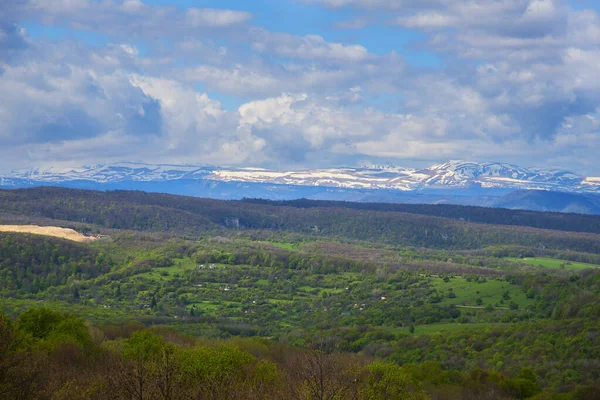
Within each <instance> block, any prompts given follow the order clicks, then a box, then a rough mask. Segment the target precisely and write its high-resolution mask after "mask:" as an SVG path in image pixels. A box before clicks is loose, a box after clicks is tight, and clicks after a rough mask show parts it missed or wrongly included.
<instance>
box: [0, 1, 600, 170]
mask: <svg viewBox="0 0 600 400" xmlns="http://www.w3.org/2000/svg"><path fill="white" fill-rule="evenodd" d="M304 2H305V3H310V4H313V5H322V6H325V7H329V8H331V9H332V10H333V11H331V12H337V11H335V10H338V9H341V8H345V7H347V8H350V9H351V10H345V11H342V12H340V14H339V16H340V18H339V19H336V20H337V21H338V22H337V23H336V24H335V28H338V29H353V30H354V32H352V35H356V37H360V35H363V34H365V35H367V34H369V33H368V31H369V30H368V29H367V30H363V28H365V27H366V26H368V25H369V26H370V25H374V24H377V23H381V22H382V21H384V23H386V24H387V28H389V27H390V26H391V27H393V28H394V29H399V30H402V31H407V30H408V31H412V32H414V31H417V32H419V33H420V38H421V39H419V41H415V42H412V43H409V44H407V45H406V46H407V47H408V48H411V49H412V50H427V51H430V52H434V53H436V54H439V55H442V56H443V57H444V58H443V60H444V61H443V64H442V65H441V66H440V67H439V68H417V67H414V66H411V65H410V64H409V63H407V61H406V60H405V58H404V57H403V55H402V53H401V52H402V51H403V49H402V48H399V49H398V50H397V51H390V52H388V53H387V54H381V52H380V51H379V52H376V51H372V49H370V48H369V47H368V46H366V45H363V44H358V43H356V42H354V41H353V40H350V39H340V38H341V37H342V36H341V35H343V34H346V32H340V31H336V32H335V35H333V36H334V37H336V38H338V39H339V40H334V41H332V40H328V38H326V37H327V36H329V33H330V32H329V33H328V32H327V31H323V32H320V34H315V33H308V32H306V34H303V35H297V34H293V33H288V32H273V31H270V30H268V29H266V28H264V27H260V26H257V25H254V19H253V15H252V14H251V13H249V12H247V11H243V10H226V9H223V10H217V9H208V8H187V9H182V8H176V7H169V6H156V5H150V4H147V3H144V2H142V1H140V0H103V1H94V0H18V1H14V2H11V3H10V4H9V6H8V7H6V8H5V10H6V12H4V13H1V14H0V100H7V99H10V101H0V139H1V140H2V143H3V147H2V148H1V149H0V158H1V159H2V160H3V165H0V168H6V166H7V165H17V164H19V163H20V162H21V161H20V159H22V158H25V159H28V160H30V161H31V162H33V163H42V162H43V163H48V162H51V161H54V162H68V161H69V160H72V161H73V163H84V162H85V163H89V162H90V161H91V160H93V162H106V161H116V160H123V159H130V160H134V161H146V162H154V161H160V162H191V163H211V164H219V165H231V164H238V165H257V166H275V167H289V166H299V167H310V166H316V165H318V166H331V165H340V164H352V163H353V162H355V161H357V160H364V159H365V158H368V159H371V160H374V161H376V160H385V161H386V162H387V161H389V162H400V163H402V161H401V160H402V159H410V160H423V161H427V162H429V161H431V162H435V161H440V160H442V159H445V158H462V159H469V158H474V159H480V160H489V159H494V160H505V161H510V162H515V163H522V162H521V161H523V160H524V161H525V163H526V164H532V163H535V164H541V165H554V166H563V167H567V168H570V169H574V170H578V169H579V170H582V171H584V172H585V171H586V170H587V171H589V170H594V169H596V170H597V167H595V166H594V163H593V161H594V160H595V158H596V155H594V154H593V153H594V149H596V150H597V149H598V148H600V135H598V131H599V129H600V125H599V122H598V115H599V109H598V104H599V102H600V83H599V82H598V80H597V79H596V75H597V71H598V69H599V68H600V19H599V16H598V13H597V12H595V11H593V10H574V9H572V8H571V7H570V6H569V4H568V3H567V2H566V1H562V0H502V1H500V0H467V1H454V0H425V1H419V2H415V1H408V0H406V1H404V0H304ZM349 16H350V17H351V18H352V19H349V20H348V19H344V18H348V17H349ZM25 21H28V22H31V21H34V22H37V23H38V24H42V25H47V26H56V27H61V28H66V29H70V30H74V31H75V32H79V31H93V32H98V33H101V34H102V35H104V37H105V38H106V40H105V41H106V42H107V44H104V43H102V44H98V43H96V44H94V45H89V44H86V43H85V42H84V41H76V40H72V39H71V38H59V39H55V40H49V39H45V38H43V37H42V38H36V39H33V38H31V37H29V36H28V34H27V32H26V30H25V29H24V28H23V26H22V23H23V22H25ZM366 42H368V41H366ZM366 42H362V43H366ZM204 91H208V93H210V94H207V93H204ZM232 98H233V99H234V101H232V100H231V99H232ZM217 99H219V100H217ZM391 102H394V106H393V107H392V106H390V103H391ZM239 104H241V106H239ZM238 106H239V107H238ZM131 149H135V152H134V154H131V152H132V150H131ZM597 171H598V173H600V170H597Z"/></svg>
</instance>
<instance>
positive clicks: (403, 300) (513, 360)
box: [0, 187, 600, 400]
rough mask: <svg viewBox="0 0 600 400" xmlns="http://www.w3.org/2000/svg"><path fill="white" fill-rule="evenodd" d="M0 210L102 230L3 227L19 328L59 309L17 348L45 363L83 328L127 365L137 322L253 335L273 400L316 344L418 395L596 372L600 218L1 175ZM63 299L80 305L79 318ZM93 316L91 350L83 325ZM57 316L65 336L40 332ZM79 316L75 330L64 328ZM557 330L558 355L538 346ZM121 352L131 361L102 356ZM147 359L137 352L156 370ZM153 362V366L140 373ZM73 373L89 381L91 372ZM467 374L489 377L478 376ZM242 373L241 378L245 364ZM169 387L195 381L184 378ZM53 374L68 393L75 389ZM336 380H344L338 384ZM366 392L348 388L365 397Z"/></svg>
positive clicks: (8, 286)
mask: <svg viewBox="0 0 600 400" xmlns="http://www.w3.org/2000/svg"><path fill="white" fill-rule="evenodd" d="M0 216H1V217H2V220H3V221H6V222H5V223H10V224H14V225H17V224H18V225H22V226H28V225H29V226H32V225H40V226H52V227H60V228H68V229H73V230H75V231H77V232H84V233H85V234H86V235H90V234H92V235H101V237H102V238H103V240H96V241H92V242H85V243H76V242H73V241H69V240H64V239H60V238H55V237H50V236H42V235H33V234H28V233H17V232H0V281H2V282H3V285H2V286H1V287H0V310H2V312H4V313H6V314H7V315H8V316H9V317H10V318H14V319H16V322H15V325H14V326H15V329H16V332H21V333H19V334H22V333H23V332H31V330H27V329H34V328H31V326H35V327H36V326H37V325H35V324H34V325H26V324H25V322H22V321H24V320H26V321H30V320H31V318H33V320H37V319H36V318H37V317H35V318H34V317H33V316H32V315H37V314H36V313H42V314H43V315H46V314H45V313H48V311H35V310H36V307H39V306H41V305H43V306H45V307H47V308H49V309H51V310H57V311H60V313H59V314H52V315H53V316H52V318H54V319H52V318H51V319H50V320H49V321H50V322H48V324H49V325H47V326H46V328H44V329H43V332H45V333H36V334H37V335H38V336H35V337H34V338H31V339H28V340H29V341H28V342H26V343H37V344H35V346H33V347H27V346H29V345H25V344H23V345H22V346H25V348H26V349H28V350H27V352H26V353H19V352H16V353H14V354H15V357H18V356H21V355H23V354H29V355H28V357H29V356H31V357H34V356H35V357H38V359H40V360H46V361H44V362H51V360H54V358H52V357H58V358H57V359H59V358H60V357H61V355H65V357H66V354H75V353H69V351H74V350H73V347H64V346H66V345H61V346H63V347H61V346H58V345H57V343H62V341H63V340H66V341H69V340H70V341H71V342H72V341H73V340H75V342H76V343H81V346H83V347H82V349H88V350H85V351H84V353H85V354H90V356H92V355H93V356H94V357H101V358H102V357H108V358H102V360H104V361H103V362H104V363H105V364H104V365H113V366H114V365H117V366H118V368H129V367H126V366H128V365H130V364H128V363H129V362H130V361H127V360H131V359H130V358H128V357H130V356H131V354H132V353H127V352H126V353H121V349H124V347H122V346H128V343H130V342H129V340H132V339H135V338H136V337H137V336H136V334H135V333H134V332H139V333H138V334H139V335H146V336H144V337H145V339H144V340H150V341H155V342H153V343H158V342H156V341H157V340H159V341H160V339H155V336H156V337H161V338H163V339H164V340H165V342H162V343H163V344H164V345H167V344H168V346H167V347H166V348H169V349H177V351H176V354H179V355H184V354H187V353H186V352H187V351H188V350H187V349H190V348H191V347H190V346H192V347H194V346H200V347H201V348H202V349H204V350H197V351H207V352H211V353H210V354H216V353H214V352H213V350H207V349H206V347H202V346H209V348H211V347H210V346H212V345H213V344H215V343H220V344H219V345H216V347H215V349H221V348H222V347H221V344H223V345H228V344H233V345H234V347H235V346H240V345H241V346H246V345H247V346H249V347H247V349H248V351H249V352H250V353H251V354H252V355H253V357H256V359H251V358H248V360H253V361H248V365H252V366H253V367H252V368H255V367H254V365H255V364H253V363H254V362H259V363H261V364H260V365H263V364H264V362H267V361H269V362H273V363H274V364H275V366H272V371H276V373H277V375H276V376H278V377H279V378H273V379H274V380H271V381H269V382H272V383H273V382H286V385H287V386H285V385H284V386H277V387H279V388H280V389H276V387H275V386H269V391H270V392H269V393H276V390H282V392H278V393H280V394H279V395H280V396H281V398H289V397H286V396H290V394H289V392H286V391H285V390H283V387H288V386H289V387H290V388H293V389H294V390H296V391H298V393H304V392H302V390H304V389H302V388H303V387H304V386H302V384H301V383H298V382H297V381H294V379H295V378H294V375H293V373H294V372H293V371H298V370H299V368H304V367H301V366H302V365H306V364H303V361H300V359H298V358H297V357H309V356H311V355H312V356H314V355H315V354H318V355H320V356H319V357H321V356H323V357H325V358H318V360H320V361H319V362H334V361H335V360H341V359H344V360H349V359H352V360H356V362H357V363H358V364H356V365H355V366H356V368H354V369H352V371H359V372H357V373H358V374H359V375H357V376H355V375H352V376H353V378H352V379H353V382H360V384H359V385H360V388H361V389H360V390H361V391H364V390H367V389H366V388H368V387H369V386H368V385H369V384H368V382H369V379H371V378H368V379H367V378H365V377H373V376H378V375H370V374H371V372H369V371H370V370H369V369H368V368H367V367H366V366H368V365H371V363H373V362H375V363H385V365H387V366H388V367H387V368H400V365H402V369H401V370H398V371H401V372H402V374H406V375H405V376H406V377H409V378H407V379H413V380H414V381H411V382H413V384H414V385H416V386H414V387H418V388H419V390H421V389H422V390H423V392H420V391H419V393H423V394H424V395H425V396H431V397H433V398H444V399H456V400H458V399H463V398H473V399H475V398H480V397H479V396H480V395H481V393H483V392H482V391H487V390H493V391H494V393H496V395H494V396H495V397H491V398H492V399H498V400H500V399H503V400H504V399H509V398H528V397H530V395H532V394H535V393H538V392H540V391H542V392H544V393H545V394H548V395H550V393H558V392H561V393H575V392H577V391H582V390H588V389H589V387H590V385H592V384H593V383H594V382H596V381H597V379H598V378H599V376H598V371H600V368H596V366H598V365H597V362H596V360H595V359H590V357H596V354H598V340H597V332H599V331H600V325H598V322H597V321H599V320H600V284H599V283H600V234H597V233H590V232H576V231H574V230H577V229H578V228H580V229H581V230H588V231H595V230H596V229H597V226H598V225H597V224H598V221H597V219H596V218H595V217H583V216H581V215H577V214H559V213H540V212H523V211H514V210H499V209H484V208H476V207H456V206H443V205H439V206H432V205H429V206H424V205H421V206H416V205H415V206H411V205H390V204H363V203H340V202H315V201H307V200H298V201H294V202H268V201H263V200H245V201H220V200H210V199H198V198H193V197H182V196H173V195H164V194H149V193H144V192H135V191H115V192H97V191H86V190H76V189H63V188H51V187H45V188H33V189H24V190H5V191H0ZM474 221H477V222H474ZM498 222H503V223H504V224H499V223H498ZM519 222H524V223H525V224H529V225H537V226H556V227H557V228H559V229H560V228H562V230H559V229H554V230H553V229H541V228H539V227H532V226H522V225H519ZM561 224H562V226H561ZM30 309H33V310H32V311H27V310H30ZM62 313H69V314H68V315H70V314H75V315H77V316H78V317H82V318H85V319H86V320H87V321H83V320H77V321H79V322H74V321H75V320H73V319H72V318H75V317H73V316H72V315H71V316H65V315H67V314H62ZM2 318H3V317H1V316H0V323H2V321H4V320H5V319H2ZM40 318H41V317H40ZM62 318H67V320H68V321H70V322H69V324H68V325H64V324H63V323H62V322H60V321H62ZM54 320H56V321H58V322H56V324H54V322H52V321H54ZM77 324H79V325H77ZM11 326H12V325H11ZM27 326H29V328H26V327H27ZM76 326H83V327H84V330H83V331H79V330H77V329H79V328H76ZM149 327H154V328H152V329H150V330H148V329H147V328H149ZM0 328H1V327H0ZM37 329H38V328H35V329H34V331H35V332H38V331H37ZM40 329H41V328H40ZM88 330H89V332H90V334H91V335H93V338H94V342H93V343H101V347H100V349H102V350H101V351H100V349H98V348H95V347H94V346H95V344H94V345H92V344H91V342H90V341H88V340H87V339H85V338H86V337H87V336H85V334H84V332H88ZM55 331H56V335H57V336H52V335H54V334H50V333H48V332H55ZM2 332H7V331H6V330H4V331H3V330H2V329H0V339H2V334H3V333H2ZM73 332H78V333H76V335H77V336H76V339H68V338H69V337H71V336H69V335H73V334H74V333H73ZM160 332H162V333H160ZM523 332H531V333H526V334H523ZM47 335H50V336H47ZM157 335H158V336H157ZM161 335H162V336H161ZM182 335H187V336H182ZM241 338H253V339H243V340H247V341H242V339H241ZM84 339H85V340H84ZM82 340H83V341H82ZM135 340H137V339H135ZM217 340H219V341H220V342H217ZM550 341H552V342H553V343H555V345H556V346H560V348H561V352H560V353H556V352H555V351H554V347H552V346H551V347H548V346H547V343H549V342H550ZM1 343H2V341H1V340H0V345H1ZM243 343H246V344H243ZM457 343H459V344H460V345H459V347H456V346H457ZM44 346H48V347H44ZM161 346H162V345H161ZM172 346H182V347H181V348H179V347H172ZM21 348H23V347H21ZM67 348H70V349H71V350H69V351H67V350H66V349H67ZM159 348H161V349H162V347H159ZM194 348H195V347H194ZM244 348H246V347H244ZM40 349H48V350H40ZM90 349H91V350H90ZM268 349H272V350H268ZM40 351H42V352H41V353H40ZM82 351H83V350H82ZM88 351H89V352H90V353H87V352H88ZM161 351H163V350H161ZM174 351H175V350H174ZM214 351H217V352H218V351H220V350H214ZM528 351H529V352H535V354H536V356H535V357H533V356H530V355H528V354H533V353H528ZM11 354H12V353H11ZM160 354H163V355H164V354H166V353H160ZM202 354H205V353H202ZM46 355H48V357H51V358H50V359H46V358H44V357H46ZM77 357H84V355H81V356H77ZM85 357H87V356H85ZM161 357H162V356H161ZM186 357H187V356H186ZM586 357H587V358H586ZM160 359H161V360H166V359H165V358H160ZM69 360H70V359H69ZM111 360H112V361H111ZM115 360H121V361H119V363H120V362H124V363H125V364H111V363H113V362H116V361H115ZM151 360H154V359H144V360H141V359H140V360H138V361H139V362H140V363H142V364H137V365H138V366H139V365H144V366H148V368H155V367H156V365H157V364H153V363H154V362H155V361H151ZM157 360H158V359H157ZM175 360H176V364H173V365H177V368H190V364H189V363H188V361H185V360H184V359H179V358H176V359H175ZM210 360H211V359H210V357H209V358H206V357H205V358H204V359H203V361H199V362H198V363H196V364H194V365H209V364H210V362H212V361H210ZM257 360H260V361H257ZM284 360H287V361H284ZM573 360H576V362H574V361H573ZM1 362H2V360H1V359H0V364H1ZM69 362H76V361H69ZM174 362H175V361H174ZM215 362H216V361H215ZM335 362H338V361H335ZM146 363H149V364H146ZM88 364H89V365H94V363H86V364H85V365H88ZM14 365H15V366H19V368H26V366H27V365H30V367H28V368H31V370H32V371H38V370H37V369H35V368H37V366H38V365H41V364H36V363H33V364H28V363H27V362H25V361H23V363H20V362H16V359H15V361H14ZM244 365H246V364H244ZM256 365H258V364H256ZM392 366H394V367H392ZM599 367H600V366H599ZM86 368H87V367H86ZM161 368H162V367H161ZM174 368H175V367H174ZM236 368H237V367H234V366H228V367H226V368H225V370H224V371H226V372H224V373H227V374H228V373H232V372H233V371H238V372H239V371H246V369H244V368H245V367H244V368H241V367H240V368H241V369H239V370H238V369H236ZM306 368H307V369H306V371H308V370H314V368H312V369H311V368H309V367H306ZM336 368H337V369H338V370H339V368H340V367H336ZM365 368H366V369H365ZM108 370H110V369H108ZM108 370H96V369H93V368H92V369H90V370H89V371H91V372H90V373H92V372H93V374H92V375H93V376H96V377H98V378H97V381H98V382H100V383H99V385H100V386H98V387H96V389H94V390H95V391H94V393H96V394H97V396H100V397H97V398H105V397H101V396H104V394H105V393H106V392H103V391H102V390H104V389H102V388H103V387H104V386H102V385H105V384H106V382H115V384H117V383H116V382H121V383H118V384H119V385H123V382H124V381H121V380H119V379H120V378H119V379H117V377H116V376H115V375H111V374H110V373H108V374H107V373H106V372H102V371H108ZM300 370H302V369H300ZM19 371H23V370H19ZM81 371H83V369H81ZM86 371H87V370H86ZM119 371H121V372H122V373H125V371H128V370H127V369H121V370H119ZM302 371H304V370H302ZM344 371H346V370H344ZM398 371H397V372H398ZM424 371H428V372H424ZM431 371H437V372H431ZM523 371H526V372H523ZM238 372H236V373H238ZM20 373H22V372H20ZM239 373H241V372H239ZM274 373H275V372H274ZM347 373H350V370H348V371H347ZM398 373H400V372H398ZM431 373H433V374H434V375H431ZM478 374H485V376H488V377H489V380H488V378H485V379H483V378H480V375H478ZM523 374H524V375H523ZM92 375H90V376H92ZM430 375H431V376H430ZM10 376H13V375H9V376H8V377H5V376H2V375H0V389H2V388H6V387H11V388H14V387H15V386H10V385H9V384H10V382H15V381H14V379H15V378H14V376H13V378H10ZM36 376H37V378H35V379H37V380H36V382H37V385H38V386H37V387H39V388H42V387H43V388H44V389H43V390H44V391H46V392H52V391H53V390H57V389H54V388H53V386H52V382H54V381H52V380H48V381H47V380H45V379H46V378H44V377H45V376H48V375H39V374H38V375H36ZM61 376H62V375H61ZM120 376H121V377H122V378H123V379H126V378H124V377H123V376H124V375H120ZM240 376H246V375H240ZM247 376H248V377H249V378H248V379H252V382H262V381H260V380H257V379H258V377H256V376H254V375H247ZM330 376H332V375H331V372H327V373H326V374H325V375H324V377H330ZM432 376H433V377H432ZM524 376H526V377H527V378H526V379H525V378H523V377H524ZM152 377H154V378H152ZM155 377H156V375H148V376H146V378H147V379H149V381H148V382H154V381H153V380H152V379H155ZM442 377H443V381H440V380H439V379H442ZM7 379H8V380H7ZM11 379H13V380H11ZM48 379H50V378H48ZM52 379H54V380H57V381H60V379H63V378H61V377H60V376H54V375H52ZM72 379H74V380H76V381H78V382H91V381H94V380H93V379H91V380H89V381H86V380H85V379H87V378H85V379H84V378H83V375H79V376H78V377H75V378H72ZM240 379H241V378H240ZM278 379H280V380H278ZM298 379H300V378H298ZM481 379H483V381H482V380H481ZM523 379H525V380H523ZM111 380H112V381H111ZM474 381H477V382H480V384H482V385H483V386H482V387H476V386H473V382H474ZM203 382H204V381H203ZM219 382H221V381H219ZM236 382H238V381H236ZM294 382H295V383H294ZM299 382H304V381H303V380H302V379H300V381H299ZM344 382H345V381H344ZM237 384H238V385H241V386H237V388H238V389H239V388H241V387H245V388H248V387H250V386H248V385H250V383H248V381H245V380H243V379H242V380H241V381H239V382H238V383H237ZM264 384H265V383H264V382H263V383H261V385H264ZM357 384H358V383H357ZM2 385H5V386H2ZM6 385H9V386H6ZM149 385H150V386H148V390H151V391H152V392H151V393H154V394H155V393H158V392H160V389H159V386H157V385H158V383H151V384H150V383H149ZM202 385H204V383H202ZM215 385H217V383H215ZM218 385H224V384H223V383H222V382H221V383H219V384H218ZM294 385H297V386H294ZM519 385H523V386H519ZM531 385H533V386H531ZM17 387H29V386H23V385H21V386H19V385H17ZM119 387H120V388H121V389H119V390H125V387H124V386H119ZM176 387H177V388H180V389H182V388H186V389H185V390H205V386H201V388H200V389H195V388H196V386H193V385H191V386H190V384H185V383H183V382H180V383H178V385H177V386H176ZM215 387H217V386H215ZM218 387H219V388H221V389H219V390H221V392H222V393H230V392H227V391H223V390H226V389H224V388H225V387H230V386H228V385H225V386H218ZM263 387H266V386H263ZM411 387H412V386H411ZM61 388H62V389H61V390H63V391H64V393H69V396H75V398H77V396H78V394H77V393H79V392H77V389H76V388H75V387H72V386H65V387H62V386H61ZM231 388H232V387H230V389H231ZM339 388H340V389H339V390H347V389H348V384H347V383H339ZM532 388H533V389H532ZM530 389H531V390H530ZM11 390H13V389H11ZM155 390H158V392H155ZM215 390H216V389H215ZM227 390H228V389H227ZM232 390H233V389H232ZM403 390H404V389H403ZM221 392H220V393H221ZM73 393H75V394H73ZM100 393H104V394H102V395H100ZM344 393H346V392H344ZM361 393H364V392H361ZM279 395H278V396H279ZM303 395H304V394H303ZM119 396H126V395H125V394H121V395H119ZM149 396H150V395H149ZM185 396H186V395H185V394H181V393H180V397H179V398H186V397H185ZM273 396H275V395H273ZM361 396H362V395H361ZM361 396H358V397H356V398H357V399H363V398H369V397H364V396H363V397H361ZM465 396H466V397H465ZM159 397H160V396H159ZM25 398H27V396H25ZM94 398H96V397H94ZM244 398H248V397H244ZM301 398H306V396H304V397H301ZM309 398H311V397H310V396H309ZM392 398H393V397H392ZM424 398H427V397H424Z"/></svg>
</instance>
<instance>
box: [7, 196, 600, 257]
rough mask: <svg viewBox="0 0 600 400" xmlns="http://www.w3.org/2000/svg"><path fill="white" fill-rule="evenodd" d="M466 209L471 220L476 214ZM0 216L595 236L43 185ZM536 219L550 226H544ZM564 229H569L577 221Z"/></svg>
mask: <svg viewBox="0 0 600 400" xmlns="http://www.w3.org/2000/svg"><path fill="white" fill-rule="evenodd" d="M300 204H301V202H300ZM315 204H317V205H318V204H319V203H315ZM429 207H431V206H429ZM437 207H440V208H444V207H448V206H437ZM425 209H426V208H425ZM467 209H468V208H465V211H466V210H467ZM474 210H475V211H474V214H475V215H477V212H478V211H480V210H481V209H474ZM489 211H490V212H495V211H496V210H489ZM498 212H505V213H517V212H514V211H507V210H499V211H498ZM0 213H10V214H20V215H25V216H29V217H31V218H35V217H45V218H52V219H55V220H63V221H76V222H84V223H88V224H93V225H97V226H102V227H106V228H112V229H133V230H140V231H158V232H172V233H177V234H185V235H198V234H201V233H203V232H206V231H218V230H226V229H259V230H277V231H287V232H294V233H301V234H309V235H315V236H323V237H338V238H345V239H353V240H364V241H373V242H382V243H391V244H396V245H406V246H416V247H431V248H448V249H475V248H481V247H486V246H492V245H500V244H502V245H511V244H512V245H524V246H531V247H536V248H546V249H557V250H569V251H583V252H588V253H595V254H599V253H600V235H598V234H593V233H573V232H561V231H560V230H548V229H537V228H531V227H527V226H506V225H491V224H482V223H473V222H466V221H461V220H456V219H449V218H441V217H436V216H429V215H417V214H414V213H405V212H391V211H380V210H370V209H365V210H356V209H353V208H351V207H350V208H348V207H346V208H344V207H333V206H332V204H331V203H326V202H324V203H323V206H322V207H311V208H299V207H289V206H280V205H273V204H268V203H267V204H257V203H251V202H240V201H222V200H211V199H199V198H194V197H183V196H174V195H165V194H149V193H144V192H135V191H114V192H98V191H87V190H75V189H64V188H50V187H45V188H34V189H22V190H12V191H11V190H5V191H0ZM507 215H509V214H507ZM531 215H534V216H535V215H537V216H538V218H539V220H540V221H541V222H539V225H542V226H545V225H552V226H554V225H555V224H557V222H556V220H555V219H556V218H559V219H560V218H562V219H563V220H564V221H565V223H564V224H563V226H562V228H564V226H568V224H569V221H571V220H572V219H574V218H575V219H577V218H579V216H577V215H562V214H545V213H531ZM463 217H465V218H464V219H471V220H473V219H477V218H469V214H468V213H466V212H464V213H463ZM582 217H583V216H582ZM498 218H499V217H498ZM532 218H533V217H532ZM507 219H508V217H507ZM544 219H547V220H548V221H552V222H548V223H547V224H545V223H544V222H543V221H544ZM577 221H580V223H581V225H582V227H581V228H580V229H579V230H580V231H583V232H595V233H597V232H600V218H597V217H590V216H585V219H583V218H581V219H577ZM571 224H572V225H571V228H573V229H574V228H575V226H576V225H577V222H571ZM556 227H557V228H561V226H556Z"/></svg>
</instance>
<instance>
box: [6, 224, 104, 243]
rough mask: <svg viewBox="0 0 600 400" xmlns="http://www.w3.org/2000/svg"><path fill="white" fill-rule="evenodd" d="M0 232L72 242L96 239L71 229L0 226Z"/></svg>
mask: <svg viewBox="0 0 600 400" xmlns="http://www.w3.org/2000/svg"><path fill="white" fill-rule="evenodd" d="M0 232H18V233H33V234H35V235H45V236H54V237H57V238H61V239H67V240H72V241H74V242H92V241H94V240H96V239H97V238H96V237H93V236H84V235H83V234H81V233H79V232H77V231H74V230H73V229H69V228H59V227H57V226H37V225H0Z"/></svg>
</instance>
